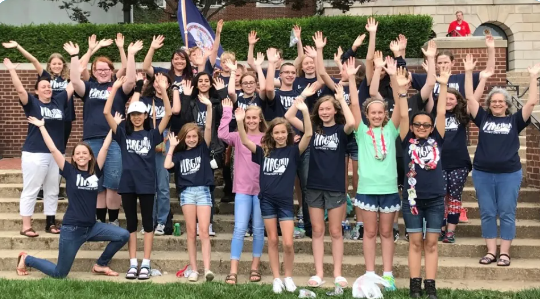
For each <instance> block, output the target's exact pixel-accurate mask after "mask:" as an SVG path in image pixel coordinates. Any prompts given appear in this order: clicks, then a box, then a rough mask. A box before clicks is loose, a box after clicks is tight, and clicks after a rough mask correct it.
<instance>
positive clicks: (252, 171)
mask: <svg viewBox="0 0 540 299" xmlns="http://www.w3.org/2000/svg"><path fill="white" fill-rule="evenodd" d="M222 105H223V116H222V118H221V123H220V126H219V130H218V137H219V138H220V139H221V140H223V141H224V142H226V143H227V144H229V145H232V146H234V147H235V150H234V180H233V193H236V197H235V204H234V232H233V238H232V242H231V273H230V274H229V275H227V277H226V278H225V281H226V282H227V283H230V284H236V278H237V273H238V261H239V260H240V254H241V253H242V247H243V246H244V235H245V233H246V230H247V228H248V223H249V218H250V216H251V217H252V222H253V262H252V264H251V271H250V280H251V281H252V282H257V281H260V280H261V272H260V271H259V263H260V258H261V254H262V251H263V247H264V222H263V218H262V216H261V207H260V203H259V196H258V195H259V165H258V164H256V163H253V162H252V161H251V151H250V150H249V149H248V148H247V147H245V146H244V145H243V144H242V141H241V140H240V136H239V135H238V132H230V131H229V123H230V122H231V119H232V109H233V103H232V101H231V100H229V99H225V100H223V102H222ZM245 110H246V116H245V120H244V127H245V129H246V131H247V135H248V138H249V139H250V140H251V141H253V143H255V144H257V145H261V138H262V137H263V135H264V133H263V132H265V131H266V128H267V126H266V121H265V120H264V116H263V113H262V110H261V108H260V107H258V106H254V105H253V106H248V107H247V108H246V109H245Z"/></svg>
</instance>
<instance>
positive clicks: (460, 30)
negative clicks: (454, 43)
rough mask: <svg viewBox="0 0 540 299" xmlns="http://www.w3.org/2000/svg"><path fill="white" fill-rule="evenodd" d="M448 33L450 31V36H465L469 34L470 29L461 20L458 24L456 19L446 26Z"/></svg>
mask: <svg viewBox="0 0 540 299" xmlns="http://www.w3.org/2000/svg"><path fill="white" fill-rule="evenodd" d="M448 33H450V35H451V36H467V35H469V34H471V29H470V28H469V24H468V23H467V22H465V21H463V20H462V21H461V24H458V21H457V20H456V21H453V22H452V23H450V26H448Z"/></svg>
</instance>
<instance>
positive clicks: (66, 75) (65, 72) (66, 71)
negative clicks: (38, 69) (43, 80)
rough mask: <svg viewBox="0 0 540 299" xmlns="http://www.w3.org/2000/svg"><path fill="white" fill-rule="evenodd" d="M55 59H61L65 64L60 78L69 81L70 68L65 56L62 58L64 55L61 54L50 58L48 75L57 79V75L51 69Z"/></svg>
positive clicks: (53, 54)
mask: <svg viewBox="0 0 540 299" xmlns="http://www.w3.org/2000/svg"><path fill="white" fill-rule="evenodd" d="M55 58H58V59H60V60H61V61H62V63H63V64H64V66H63V67H62V72H61V73H60V75H59V76H58V77H60V78H62V79H64V80H67V79H69V68H68V66H67V63H66V60H65V59H64V56H62V54H60V53H52V54H51V56H49V60H47V73H49V74H51V76H52V78H53V79H54V78H56V77H57V75H56V74H54V73H53V71H52V69H51V61H52V60H53V59H55Z"/></svg>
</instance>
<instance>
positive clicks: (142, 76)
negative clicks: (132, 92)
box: [137, 72, 144, 81]
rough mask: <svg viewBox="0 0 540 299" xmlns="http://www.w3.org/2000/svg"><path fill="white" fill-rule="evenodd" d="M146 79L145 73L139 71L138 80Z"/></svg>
mask: <svg viewBox="0 0 540 299" xmlns="http://www.w3.org/2000/svg"><path fill="white" fill-rule="evenodd" d="M140 80H144V74H143V73H141V72H137V81H140Z"/></svg>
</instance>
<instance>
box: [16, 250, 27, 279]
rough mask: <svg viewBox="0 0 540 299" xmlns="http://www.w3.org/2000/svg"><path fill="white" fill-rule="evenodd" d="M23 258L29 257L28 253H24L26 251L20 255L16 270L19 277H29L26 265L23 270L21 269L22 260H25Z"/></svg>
mask: <svg viewBox="0 0 540 299" xmlns="http://www.w3.org/2000/svg"><path fill="white" fill-rule="evenodd" d="M23 256H27V254H26V252H24V251H23V252H21V253H19V257H18V258H17V268H16V269H15V271H16V272H17V275H19V276H26V275H28V271H27V269H26V265H24V267H22V268H20V267H19V264H20V263H21V259H22V258H23Z"/></svg>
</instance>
